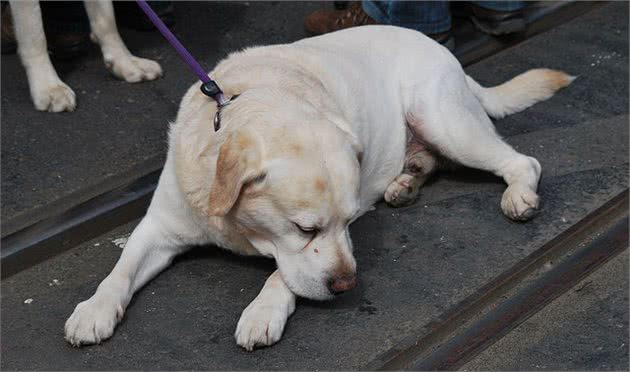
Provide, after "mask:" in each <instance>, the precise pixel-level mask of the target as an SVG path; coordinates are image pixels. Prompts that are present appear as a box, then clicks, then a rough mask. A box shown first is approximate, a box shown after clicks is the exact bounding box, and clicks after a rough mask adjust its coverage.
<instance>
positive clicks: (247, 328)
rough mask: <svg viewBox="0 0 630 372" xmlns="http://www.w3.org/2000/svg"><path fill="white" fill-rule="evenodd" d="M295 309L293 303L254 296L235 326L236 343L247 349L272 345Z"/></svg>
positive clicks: (280, 335) (280, 334)
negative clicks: (277, 301)
mask: <svg viewBox="0 0 630 372" xmlns="http://www.w3.org/2000/svg"><path fill="white" fill-rule="evenodd" d="M293 310H295V304H291V303H288V304H287V303H275V302H274V300H273V299H271V298H266V299H261V298H256V299H255V300H254V301H253V302H252V303H251V304H249V306H247V308H246V309H245V310H244V311H243V314H242V315H241V319H240V320H239V321H238V325H237V326H236V333H235V334H234V337H235V338H236V343H237V344H238V345H239V346H242V347H243V348H245V349H246V350H248V351H252V350H254V348H255V347H256V346H269V345H273V344H275V343H276V342H278V340H280V337H282V331H284V325H285V324H286V323H287V319H288V318H289V316H290V315H291V314H292V313H293Z"/></svg>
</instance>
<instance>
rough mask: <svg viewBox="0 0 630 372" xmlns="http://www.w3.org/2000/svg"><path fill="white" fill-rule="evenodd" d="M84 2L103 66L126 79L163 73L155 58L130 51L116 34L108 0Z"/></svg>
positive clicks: (150, 78) (138, 78) (129, 80)
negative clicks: (137, 54)
mask: <svg viewBox="0 0 630 372" xmlns="http://www.w3.org/2000/svg"><path fill="white" fill-rule="evenodd" d="M84 4H85V10H86V11H87V14H88V18H89V19H90V27H91V28H92V35H91V36H92V40H94V41H95V42H97V43H98V44H99V45H100V46H101V51H102V52H103V61H104V62H105V66H106V67H107V68H108V69H109V70H110V71H111V72H112V74H114V76H116V77H117V78H119V79H122V80H125V81H127V82H129V83H137V82H140V81H145V80H154V79H157V78H159V77H160V76H162V67H160V65H159V64H158V63H157V62H155V61H152V60H149V59H145V58H139V57H136V56H134V55H132V54H131V53H130V52H129V49H127V47H126V46H125V43H123V41H122V39H121V38H120V35H119V34H118V29H117V27H116V19H115V17H114V6H113V5H112V2H111V1H84Z"/></svg>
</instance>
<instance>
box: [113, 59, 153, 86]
mask: <svg viewBox="0 0 630 372" xmlns="http://www.w3.org/2000/svg"><path fill="white" fill-rule="evenodd" d="M105 66H106V67H107V69H108V70H110V71H111V72H112V74H114V76H116V77H117V78H119V79H122V80H124V81H126V82H128V83H138V82H141V81H147V80H155V79H157V78H159V77H160V76H162V67H161V66H160V64H159V63H157V62H155V61H152V60H150V59H145V58H139V57H135V56H132V55H122V56H119V57H116V58H113V57H109V58H105Z"/></svg>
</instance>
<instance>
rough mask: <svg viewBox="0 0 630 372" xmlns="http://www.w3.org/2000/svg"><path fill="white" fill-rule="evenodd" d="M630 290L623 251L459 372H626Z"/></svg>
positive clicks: (625, 254) (626, 261)
mask: <svg viewBox="0 0 630 372" xmlns="http://www.w3.org/2000/svg"><path fill="white" fill-rule="evenodd" d="M628 289H629V288H628V251H627V250H626V251H625V252H624V253H622V254H620V255H619V256H617V257H616V258H615V259H613V260H611V261H610V262H609V263H607V264H606V265H604V266H603V267H601V268H600V269H599V270H598V271H596V272H595V273H594V274H592V275H591V276H589V277H588V278H586V279H584V280H583V281H582V282H581V283H579V284H578V285H576V286H575V287H574V288H573V289H572V290H571V291H569V292H567V293H566V294H564V295H563V296H561V297H560V298H558V299H556V300H555V301H554V302H553V303H552V304H550V305H549V306H547V307H546V308H545V309H543V310H542V311H540V312H539V313H538V314H536V315H534V316H533V317H531V318H530V319H529V320H527V321H526V322H525V323H523V324H521V325H520V326H519V327H518V328H516V329H515V330H513V331H512V332H511V333H510V334H508V335H507V336H505V337H504V338H503V339H501V340H500V341H499V342H497V343H496V344H494V345H493V346H491V347H490V348H488V349H487V350H486V351H484V352H483V353H481V354H480V355H479V356H477V358H475V359H474V360H472V361H471V362H469V363H468V364H466V365H464V366H463V367H462V370H466V371H476V370H484V371H489V370H491V371H577V370H582V371H583V370H594V371H623V370H627V369H628V365H629V360H628V347H629V346H630V340H629V336H628Z"/></svg>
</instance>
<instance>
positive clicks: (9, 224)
mask: <svg viewBox="0 0 630 372" xmlns="http://www.w3.org/2000/svg"><path fill="white" fill-rule="evenodd" d="M322 7H331V4H322V3H317V2H251V3H249V2H238V3H237V2H177V3H176V4H175V22H176V23H175V26H174V27H173V32H174V33H175V34H176V35H177V37H178V38H180V40H181V41H182V43H184V45H186V46H187V47H188V48H189V49H190V52H191V53H192V54H193V55H194V56H195V57H196V58H197V59H198V60H199V61H202V64H203V66H204V67H205V68H207V69H208V70H210V69H211V68H212V67H213V66H214V65H215V64H216V62H217V61H219V60H220V59H222V58H223V57H225V56H226V55H227V54H228V53H230V52H232V51H235V50H239V49H241V48H243V47H246V46H252V45H261V44H270V43H272V44H273V43H285V42H290V41H295V40H298V39H301V38H303V37H305V36H306V34H305V33H304V29H303V24H302V21H301V20H302V19H303V17H304V16H305V15H307V14H309V13H310V12H312V11H314V10H316V9H320V8H322ZM121 35H122V37H123V39H124V40H125V42H126V44H127V46H128V47H129V49H130V50H131V51H132V52H133V53H136V54H137V55H139V56H142V57H146V58H151V59H154V60H157V61H158V62H159V63H160V64H161V65H162V68H163V69H164V72H165V75H164V77H163V78H162V79H159V80H156V81H152V82H145V83H141V84H128V83H125V82H122V81H120V80H117V79H115V78H114V77H113V76H111V74H109V72H108V71H107V70H106V69H105V67H104V64H103V62H102V58H101V55H100V51H99V48H98V47H97V46H95V45H94V46H93V47H92V48H91V49H90V52H89V53H88V55H87V56H85V57H83V58H80V59H78V60H72V61H66V62H55V63H54V64H55V67H56V68H57V72H58V73H59V75H60V77H61V79H62V80H64V81H65V82H66V83H67V84H68V85H69V86H70V87H71V88H72V89H73V90H74V91H75V93H76V95H77V102H78V107H77V109H76V111H74V112H72V113H60V114H52V113H47V112H38V111H36V110H35V109H34V108H33V106H32V104H31V101H30V95H29V90H28V82H27V80H26V75H25V73H24V70H23V68H22V66H21V64H20V62H19V58H18V56H17V55H3V56H2V63H1V69H0V70H1V78H2V87H1V89H0V90H1V97H2V98H1V99H2V109H1V114H2V120H1V127H2V138H1V142H2V185H1V192H2V211H1V217H2V236H5V235H7V234H9V233H11V232H13V231H16V230H18V229H20V228H22V227H24V226H26V225H28V224H31V223H34V222H37V221H38V220H40V219H43V218H46V217H48V216H51V215H55V214H57V213H60V212H61V211H65V210H66V209H67V208H68V207H69V206H73V205H76V204H78V203H80V202H82V201H85V200H88V199H90V198H91V197H94V196H96V195H99V194H101V193H103V192H104V191H108V190H111V189H113V188H115V187H116V186H119V185H120V184H124V183H126V182H128V181H129V180H130V179H136V178H138V177H141V176H142V175H145V174H148V173H150V172H151V171H155V170H156V169H159V168H160V167H161V166H162V164H163V161H164V156H165V154H166V146H165V144H166V135H167V128H168V122H169V120H174V118H175V115H176V113H177V107H178V105H179V101H180V100H181V97H182V96H183V95H184V93H185V92H186V90H187V89H188V88H189V87H190V85H191V84H192V83H193V82H194V81H195V77H194V76H193V75H192V74H191V73H190V71H189V70H188V67H187V66H186V65H184V64H183V63H182V62H181V60H180V59H179V57H178V56H177V54H176V53H175V52H174V50H173V49H172V48H171V47H170V46H169V45H168V43H166V42H165V41H164V39H163V37H162V36H161V35H160V34H159V33H157V32H139V31H133V30H128V29H124V28H121Z"/></svg>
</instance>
